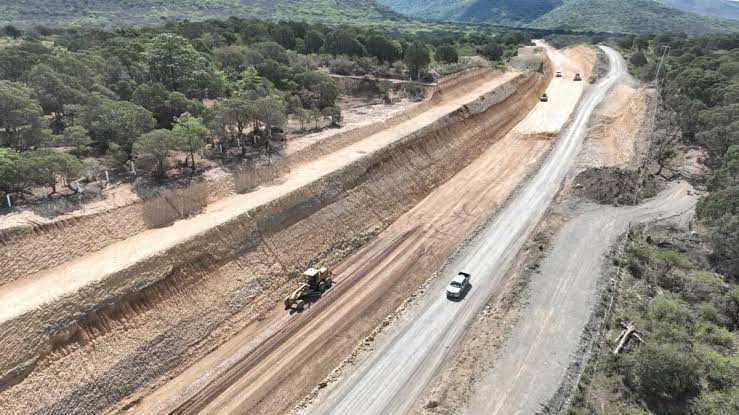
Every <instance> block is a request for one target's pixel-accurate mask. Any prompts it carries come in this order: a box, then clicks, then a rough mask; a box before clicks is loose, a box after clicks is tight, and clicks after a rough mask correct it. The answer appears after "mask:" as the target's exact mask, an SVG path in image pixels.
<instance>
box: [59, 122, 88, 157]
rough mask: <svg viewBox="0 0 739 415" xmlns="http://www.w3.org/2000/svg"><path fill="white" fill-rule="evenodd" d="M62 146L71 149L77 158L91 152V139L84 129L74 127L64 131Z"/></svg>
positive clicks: (77, 126)
mask: <svg viewBox="0 0 739 415" xmlns="http://www.w3.org/2000/svg"><path fill="white" fill-rule="evenodd" d="M62 144H63V145H66V146H70V147H73V148H74V150H72V151H73V153H74V155H76V156H77V157H80V156H82V155H84V154H87V153H89V152H90V151H91V150H92V147H91V145H92V139H91V138H90V134H89V133H88V132H87V130H85V128H84V127H81V126H79V125H74V126H71V127H67V128H65V129H64V135H63V136H62Z"/></svg>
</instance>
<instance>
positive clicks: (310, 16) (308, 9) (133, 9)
mask: <svg viewBox="0 0 739 415" xmlns="http://www.w3.org/2000/svg"><path fill="white" fill-rule="evenodd" d="M228 16H239V17H260V18H278V19H279V18H285V19H287V18H290V19H306V20H323V21H329V22H355V23H361V22H367V21H378V20H396V19H403V18H402V17H401V16H400V15H399V14H398V13H396V12H394V11H392V10H390V9H389V8H387V7H385V6H382V5H380V4H378V3H376V2H375V1H374V0H64V1H61V0H57V1H50V0H13V1H0V24H14V25H17V26H25V27H29V26H35V25H47V26H67V25H78V24H79V25H98V26H124V25H152V24H160V23H162V22H165V21H169V20H182V19H190V20H203V19H207V18H224V17H228Z"/></svg>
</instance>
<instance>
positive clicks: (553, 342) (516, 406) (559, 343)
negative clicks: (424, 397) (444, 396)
mask: <svg viewBox="0 0 739 415" xmlns="http://www.w3.org/2000/svg"><path fill="white" fill-rule="evenodd" d="M690 190H691V187H690V185H688V184H687V183H685V182H683V183H681V184H676V185H674V186H673V187H671V188H669V189H668V190H666V191H664V192H663V193H662V194H660V195H659V196H658V197H657V198H655V199H653V200H651V201H649V202H647V203H645V204H643V205H640V206H636V207H622V208H615V207H607V206H596V205H590V204H588V205H586V206H584V207H583V208H582V210H581V212H580V213H581V214H580V215H579V216H577V217H576V218H575V219H573V220H571V221H569V222H567V223H566V224H565V225H564V227H563V228H562V230H561V232H560V233H559V235H558V236H557V238H556V240H555V242H554V246H553V248H552V250H551V251H550V252H549V253H548V254H547V257H546V259H545V260H544V261H543V263H542V265H541V269H540V271H541V272H540V273H538V274H537V275H536V276H535V277H533V278H532V282H531V284H530V288H531V293H530V295H529V296H528V298H527V301H526V302H527V306H525V307H524V308H523V310H522V311H521V313H520V315H521V318H520V320H519V321H518V322H517V323H516V325H515V328H514V329H513V331H512V333H511V335H510V337H509V338H508V339H507V340H506V342H505V343H504V345H503V347H502V348H501V349H500V350H499V351H498V357H497V362H496V363H495V365H494V367H493V368H492V370H491V371H490V372H489V373H488V374H487V375H486V376H485V377H484V378H482V379H479V380H478V382H477V384H476V385H475V387H474V389H473V394H472V400H471V402H470V403H469V405H468V406H467V407H466V408H464V410H463V411H462V413H465V414H490V415H495V414H501V415H502V414H532V413H539V412H540V411H541V410H542V409H543V406H544V404H546V402H548V401H549V400H550V399H551V398H552V397H553V396H554V395H555V393H557V391H558V387H559V385H560V384H561V383H562V380H563V379H564V378H565V377H566V375H567V370H568V367H569V366H570V364H571V363H572V362H573V361H574V359H575V355H576V353H577V351H578V347H579V344H580V339H581V335H582V333H583V330H584V329H585V327H586V325H587V323H588V321H589V320H590V317H591V315H592V313H593V311H594V309H595V307H596V305H597V303H598V300H599V296H598V294H597V293H598V282H599V280H600V279H601V270H602V268H603V265H604V261H605V255H606V253H607V251H608V250H609V249H610V247H611V246H612V245H613V244H614V243H615V242H616V239H617V238H618V236H619V235H621V234H623V233H624V232H625V231H626V230H627V227H628V225H629V223H633V224H637V223H644V222H648V221H652V220H655V219H661V218H664V217H673V216H677V219H683V220H684V218H683V216H688V217H689V216H690V215H691V213H692V211H693V207H694V206H695V203H696V200H697V198H698V197H697V196H695V195H694V194H693V195H692V196H691V195H690V194H692V193H691V192H689V191H690Z"/></svg>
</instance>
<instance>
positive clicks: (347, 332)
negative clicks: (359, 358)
mask: <svg viewBox="0 0 739 415" xmlns="http://www.w3.org/2000/svg"><path fill="white" fill-rule="evenodd" d="M555 55H556V56H555ZM550 57H551V58H552V60H553V61H555V60H558V59H563V57H562V56H561V55H559V54H558V53H556V52H554V51H552V53H551V54H550ZM556 64H557V63H556V61H555V65H556ZM549 88H550V90H552V91H559V92H561V96H562V97H563V100H564V98H565V97H566V98H567V101H568V102H570V103H571V104H570V105H571V107H570V110H571V109H572V108H574V106H575V103H576V102H577V100H578V98H579V96H580V94H581V91H582V85H581V84H575V83H572V82H570V83H569V86H566V85H560V82H559V80H558V81H557V82H552V83H551V84H550V86H549ZM541 105H546V104H538V105H536V107H535V109H534V111H532V113H534V114H542V117H537V116H534V117H532V116H531V115H529V116H527V117H526V118H525V119H524V120H523V121H522V122H521V123H520V124H519V125H518V126H516V128H515V129H514V130H513V131H512V132H511V133H510V134H506V135H505V137H504V138H502V139H501V140H499V141H497V142H495V144H493V145H492V146H491V147H490V148H489V149H488V150H487V151H486V152H485V153H484V154H483V155H482V156H481V157H480V158H478V159H477V160H475V161H474V162H473V163H472V164H471V165H469V166H468V167H467V168H465V169H463V170H462V171H461V172H460V173H458V174H457V175H456V176H454V177H453V178H452V179H451V180H450V181H448V182H447V183H445V184H444V185H442V186H441V187H439V188H438V189H436V190H435V191H434V192H433V193H432V194H431V195H429V196H428V197H427V198H426V199H424V200H423V201H422V202H421V203H420V204H418V205H417V206H416V207H415V208H414V209H412V210H411V211H410V212H408V213H407V214H405V215H404V216H402V217H401V218H400V219H399V220H397V221H396V222H395V223H393V224H392V225H391V226H390V227H389V228H388V229H387V230H385V231H384V232H383V233H381V234H380V235H379V236H378V237H377V238H376V239H375V240H373V241H372V242H371V243H370V244H368V245H367V246H366V247H365V248H363V249H362V250H360V251H359V252H358V253H357V254H355V255H353V256H352V257H350V258H349V259H347V260H346V261H344V262H343V263H341V264H340V265H339V266H338V267H337V268H336V269H335V271H336V274H337V284H336V286H335V289H332V290H331V291H329V292H328V293H327V295H325V296H324V297H323V298H322V299H321V300H320V301H319V302H317V303H315V304H314V305H313V306H312V307H311V308H309V309H308V310H307V311H306V312H305V313H303V314H300V315H293V316H289V315H288V314H287V313H285V312H283V311H281V310H275V313H274V314H272V315H270V316H269V317H268V318H266V319H265V320H262V321H260V322H257V323H255V324H254V325H253V326H251V327H248V328H247V329H245V330H243V331H242V332H241V333H239V334H238V335H237V336H236V337H235V338H234V339H232V340H231V341H229V342H228V343H227V344H225V345H224V346H223V347H221V348H219V349H218V350H216V351H214V352H213V353H212V354H211V355H209V356H207V357H206V358H205V359H203V360H201V361H200V362H198V363H197V364H196V365H194V366H192V367H191V368H189V369H188V370H187V371H185V372H184V373H182V375H180V376H177V377H176V378H174V379H173V380H172V381H171V382H169V383H167V384H166V385H164V386H163V387H162V388H160V389H159V390H157V391H156V392H155V393H153V394H152V395H150V396H146V397H144V399H143V400H142V401H141V402H140V403H139V404H138V405H137V406H136V407H135V408H134V411H135V412H137V413H171V412H175V413H194V412H198V411H200V412H204V413H250V414H254V413H281V412H286V411H288V410H289V409H290V408H292V406H293V405H294V404H295V403H296V402H297V401H298V400H299V399H300V398H302V397H303V396H304V395H306V394H307V393H308V392H310V390H311V389H313V388H314V387H315V386H316V385H317V384H318V383H319V382H320V381H321V380H322V379H323V378H324V377H325V376H326V375H327V374H328V373H329V372H330V371H331V370H332V369H333V368H334V367H335V366H337V365H338V364H339V363H340V362H341V361H342V359H344V358H345V357H346V356H347V355H349V353H351V352H352V350H353V349H354V348H355V347H356V345H357V343H358V342H359V341H360V339H362V338H364V337H365V336H366V335H367V334H368V333H369V332H370V331H371V330H372V329H374V328H375V327H376V326H377V325H378V324H379V323H380V322H381V321H382V320H383V319H384V318H385V317H386V316H387V315H388V314H390V313H391V312H392V311H394V310H395V309H396V308H397V306H398V305H399V304H400V303H402V301H403V300H405V299H406V298H407V297H408V296H409V295H410V294H411V293H413V292H414V291H415V290H416V288H417V287H418V286H419V285H420V284H421V283H422V282H423V281H424V280H425V279H426V278H427V277H428V275H430V274H431V273H433V272H434V271H435V270H436V269H438V267H439V266H440V265H441V264H443V262H444V261H445V260H446V258H448V256H449V255H450V254H451V253H452V252H454V250H455V249H457V247H458V246H459V244H460V243H461V242H462V241H463V240H464V239H465V238H466V237H467V235H468V234H469V233H470V232H471V231H472V230H474V229H475V228H476V227H478V226H479V225H480V224H481V223H482V222H483V221H484V220H485V218H487V217H488V216H489V215H490V214H491V213H492V212H493V211H494V210H495V209H496V208H498V207H499V206H500V205H501V204H503V202H504V201H505V200H506V199H507V198H508V197H509V195H510V194H511V193H512V192H513V191H514V189H515V188H516V187H517V186H518V184H519V183H520V182H521V181H522V180H523V178H524V177H526V175H528V174H529V173H530V172H531V171H532V170H534V169H535V167H536V166H537V165H538V163H539V162H540V160H541V158H542V157H543V155H544V154H545V153H546V151H547V149H549V147H550V143H551V142H550V141H549V140H545V139H531V136H530V134H531V133H532V132H535V131H537V125H541V123H542V122H543V121H544V120H545V119H546V121H547V122H551V120H552V119H553V118H557V119H558V122H559V125H560V127H561V125H563V124H564V123H565V122H566V120H567V119H568V118H569V116H570V112H567V111H566V109H567V107H566V106H565V107H564V108H565V110H564V111H555V113H556V114H559V116H558V117H554V116H552V115H551V114H547V113H546V111H542V110H541V109H539V107H540V106H541ZM509 107H510V109H501V110H502V111H510V112H511V113H510V115H508V116H504V117H502V118H503V119H505V120H508V121H507V122H510V121H512V120H516V119H521V118H523V114H521V113H520V110H518V109H516V104H515V103H510V105H509ZM543 114H547V115H546V118H543ZM513 123H514V124H515V121H514V122H513ZM512 126H513V125H512V124H511V125H508V126H506V125H499V126H492V128H491V131H490V134H494V133H496V130H500V131H507V130H508V129H510V128H511V127H512ZM522 129H523V130H525V131H526V132H527V134H528V135H527V137H528V138H522V136H523V135H524V134H522V133H521V132H520V131H519V130H522Z"/></svg>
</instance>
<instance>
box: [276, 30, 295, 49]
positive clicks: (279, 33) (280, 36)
mask: <svg viewBox="0 0 739 415" xmlns="http://www.w3.org/2000/svg"><path fill="white" fill-rule="evenodd" d="M272 39H274V40H275V42H277V43H279V44H280V45H281V46H282V47H283V48H285V49H295V32H293V29H292V27H290V26H288V25H286V24H280V25H278V26H277V27H276V28H275V30H274V31H273V32H272Z"/></svg>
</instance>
